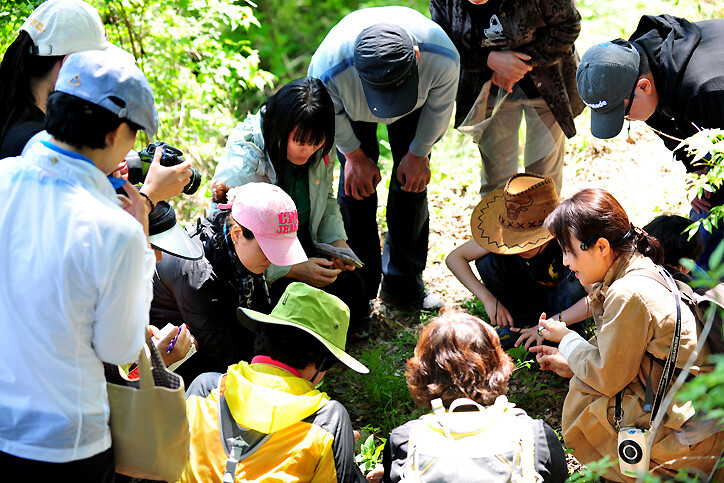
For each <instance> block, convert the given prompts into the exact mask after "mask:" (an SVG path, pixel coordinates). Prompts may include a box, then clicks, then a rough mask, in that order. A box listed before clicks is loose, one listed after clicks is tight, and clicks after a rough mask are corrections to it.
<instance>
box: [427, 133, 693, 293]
mask: <svg viewBox="0 0 724 483" xmlns="http://www.w3.org/2000/svg"><path fill="white" fill-rule="evenodd" d="M580 131H582V129H579V132H580ZM579 136H581V134H579ZM588 136H589V137H587V138H586V139H585V142H583V143H580V142H579V143H575V140H574V141H573V142H569V148H568V149H567V151H568V150H571V147H574V148H578V147H580V146H581V144H583V146H582V148H581V151H580V152H567V153H566V158H565V166H564V169H563V186H562V189H561V197H564V198H565V197H569V196H571V195H572V194H574V193H576V192H577V191H579V190H581V189H583V188H587V187H599V188H604V189H606V190H608V191H609V192H610V193H611V194H613V195H614V197H616V199H617V200H618V201H619V202H620V203H621V204H622V206H623V207H624V209H625V210H626V212H627V213H628V215H629V218H630V219H631V221H632V222H633V223H634V224H635V225H637V226H644V225H645V224H646V223H648V222H649V221H650V220H651V219H653V218H654V217H655V216H657V215H659V214H663V213H677V214H687V213H688V208H687V206H686V205H687V204H685V203H684V200H685V199H686V180H685V169H684V166H683V164H682V163H680V162H677V161H675V160H673V158H672V155H671V152H670V151H669V150H668V149H666V147H665V146H664V145H663V143H662V142H661V141H660V139H659V138H658V136H656V134H654V133H653V132H652V131H650V130H649V129H648V128H647V127H646V126H645V125H644V124H643V123H632V124H631V140H632V142H629V141H628V140H627V136H626V133H625V132H623V133H621V134H620V135H619V136H618V137H616V138H614V139H612V140H608V141H602V140H598V139H595V138H592V137H590V134H589V135H588ZM468 162H470V163H477V164H476V165H477V166H479V164H480V160H479V159H469V160H468ZM474 191H475V188H474V187H468V188H467V189H465V188H459V187H458V188H457V189H456V188H455V187H453V188H452V190H444V191H437V190H436V189H435V187H432V188H430V189H429V205H430V243H429V247H430V254H431V256H430V257H429V259H428V263H427V267H426V268H425V271H424V273H423V279H424V280H425V282H426V283H427V285H428V287H429V288H430V289H432V290H434V291H437V292H438V293H440V294H442V295H443V298H444V299H445V301H446V303H447V304H449V305H451V306H459V304H460V303H461V302H463V301H465V300H469V299H470V298H471V294H470V292H468V290H467V289H466V288H465V287H463V285H462V284H461V283H460V282H458V280H457V279H456V278H455V277H454V276H453V275H452V273H451V272H450V271H449V270H448V269H447V267H446V266H445V263H444V255H442V256H437V257H436V256H435V255H436V254H447V253H449V252H450V251H452V250H453V249H454V248H455V247H456V246H458V245H460V244H462V243H464V242H465V241H467V240H468V239H469V238H470V228H469V223H470V215H471V213H472V210H473V208H474V207H475V204H477V203H478V202H479V201H480V197H479V195H478V194H477V193H475V192H474ZM456 195H457V197H458V199H455V198H456Z"/></svg>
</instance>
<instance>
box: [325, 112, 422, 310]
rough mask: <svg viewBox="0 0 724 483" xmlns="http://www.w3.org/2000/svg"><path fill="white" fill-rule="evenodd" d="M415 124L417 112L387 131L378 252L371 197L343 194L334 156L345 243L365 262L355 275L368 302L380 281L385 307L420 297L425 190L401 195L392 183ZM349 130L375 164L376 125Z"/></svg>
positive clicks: (354, 124) (373, 198)
mask: <svg viewBox="0 0 724 483" xmlns="http://www.w3.org/2000/svg"><path fill="white" fill-rule="evenodd" d="M419 119H420V109H418V110H416V111H413V112H411V113H410V114H408V115H406V116H404V117H402V118H400V119H398V120H397V121H395V122H393V123H392V124H390V125H388V126H387V133H388V135H389V140H390V148H391V150H392V161H393V166H392V175H391V179H390V190H389V195H388V198H387V227H388V232H387V237H386V238H385V244H384V248H383V250H382V253H380V242H379V233H378V231H377V193H376V192H375V193H373V194H372V195H371V196H369V197H367V198H364V199H362V200H356V199H354V198H353V197H352V196H347V195H346V194H345V192H344V165H345V161H346V159H345V157H344V154H342V153H341V152H339V151H337V157H338V158H339V161H340V164H341V169H340V176H339V194H338V197H337V201H338V203H339V207H340V211H341V212H342V218H343V219H344V227H345V230H346V231H347V237H348V240H347V243H348V244H349V246H350V247H351V248H352V249H353V250H354V251H355V253H356V254H357V255H358V256H359V257H360V258H361V259H362V261H363V262H364V263H365V266H364V267H363V268H362V269H360V274H361V275H362V277H363V279H364V282H365V287H366V294H367V298H368V299H369V300H372V299H374V298H376V297H377V287H378V286H379V285H380V279H382V288H381V292H382V296H383V298H385V300H388V301H390V302H394V303H399V304H407V303H415V302H418V301H420V300H421V299H422V297H423V296H424V290H425V288H424V285H423V282H422V271H423V270H424V269H425V264H426V263H427V242H428V237H429V221H430V217H429V213H428V209H427V190H425V191H423V192H421V193H407V192H405V191H403V190H402V186H401V185H400V182H399V181H398V180H397V167H398V166H399V164H400V161H402V158H403V157H404V156H405V154H407V152H408V150H409V147H410V143H411V142H412V140H413V139H414V137H415V132H416V130H417V123H418V121H419ZM352 129H353V130H354V133H355V136H357V139H359V141H360V143H361V148H362V151H364V153H365V154H366V155H367V157H369V158H370V159H372V160H373V161H375V162H377V161H379V158H380V146H379V141H378V139H377V123H372V122H352Z"/></svg>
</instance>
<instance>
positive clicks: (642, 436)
mask: <svg viewBox="0 0 724 483" xmlns="http://www.w3.org/2000/svg"><path fill="white" fill-rule="evenodd" d="M648 437H649V430H648V429H643V428H635V427H633V426H627V427H624V428H621V429H620V430H619V431H618V458H619V467H620V468H621V473H623V474H624V475H628V476H633V477H636V476H638V475H640V474H641V473H646V472H648V471H649V460H650V455H649V445H648V441H647V440H648Z"/></svg>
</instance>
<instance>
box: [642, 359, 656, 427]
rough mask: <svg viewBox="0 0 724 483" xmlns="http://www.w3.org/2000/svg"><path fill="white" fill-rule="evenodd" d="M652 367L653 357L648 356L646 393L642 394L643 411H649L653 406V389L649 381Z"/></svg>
mask: <svg viewBox="0 0 724 483" xmlns="http://www.w3.org/2000/svg"><path fill="white" fill-rule="evenodd" d="M653 369H654V358H653V356H651V357H649V373H648V375H647V376H646V393H645V394H644V411H645V412H647V413H650V412H651V409H652V408H653V406H654V390H653V389H651V387H652V386H653V384H652V383H651V371H652V370H653Z"/></svg>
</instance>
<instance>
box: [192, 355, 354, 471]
mask: <svg viewBox="0 0 724 483" xmlns="http://www.w3.org/2000/svg"><path fill="white" fill-rule="evenodd" d="M186 409H187V412H188V416H189V423H190V425H191V457H190V459H189V462H188V464H187V465H186V468H185V469H184V473H183V475H182V476H181V479H180V480H179V481H180V482H184V483H185V482H200V483H209V482H220V481H222V478H223V475H224V471H225V467H226V460H227V457H228V455H230V454H232V448H233V447H234V444H232V443H231V440H232V439H233V440H234V441H235V445H236V451H237V454H236V456H238V458H236V459H238V460H239V463H238V465H237V467H236V477H235V481H236V482H246V481H264V482H294V481H310V482H325V483H328V482H335V481H340V482H342V481H354V482H357V481H359V482H363V481H365V479H364V476H363V475H362V473H361V471H360V470H359V468H357V466H356V464H355V462H354V436H353V433H352V425H351V422H350V420H349V415H348V414H347V411H346V410H345V409H344V406H342V405H341V404H340V403H338V402H337V401H332V400H330V398H329V396H327V395H326V394H325V393H322V392H319V391H317V390H316V389H314V386H312V384H311V383H310V382H309V381H307V380H305V379H301V378H299V377H296V376H294V375H292V374H290V373H289V372H287V371H285V370H284V369H281V368H279V367H276V366H272V365H267V364H247V363H246V362H243V361H242V362H240V363H239V364H236V365H234V366H230V367H229V371H228V373H227V375H226V378H225V381H224V384H222V386H221V388H217V389H215V390H214V391H213V392H212V393H211V394H210V395H209V396H208V397H206V398H203V397H199V396H189V398H188V399H187V400H186Z"/></svg>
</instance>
